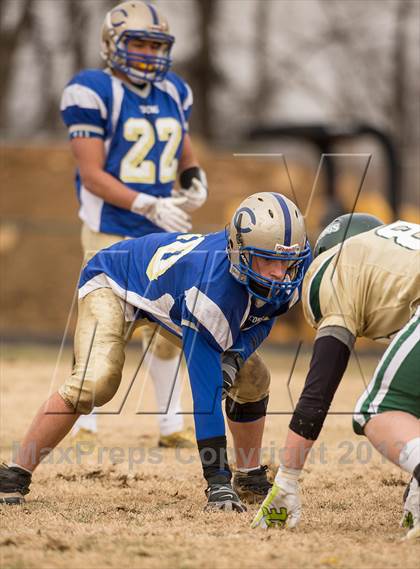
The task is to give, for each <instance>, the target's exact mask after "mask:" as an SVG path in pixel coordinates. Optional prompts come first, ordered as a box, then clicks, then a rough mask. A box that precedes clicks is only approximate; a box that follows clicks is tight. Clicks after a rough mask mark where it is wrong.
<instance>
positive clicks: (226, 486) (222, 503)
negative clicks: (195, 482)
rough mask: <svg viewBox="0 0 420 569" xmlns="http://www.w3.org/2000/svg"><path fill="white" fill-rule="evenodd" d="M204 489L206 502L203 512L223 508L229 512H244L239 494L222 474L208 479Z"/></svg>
mask: <svg viewBox="0 0 420 569" xmlns="http://www.w3.org/2000/svg"><path fill="white" fill-rule="evenodd" d="M208 483H209V485H208V487H207V489H206V496H207V504H206V506H205V508H204V511H205V512H210V511H214V510H224V511H225V512H226V511H229V512H238V513H241V512H246V507H245V506H244V505H243V504H242V502H241V500H240V498H239V496H238V495H237V493H236V492H235V490H234V489H233V488H232V485H231V483H230V480H229V479H228V478H226V477H225V476H222V475H216V476H213V477H212V478H210V479H209V480H208Z"/></svg>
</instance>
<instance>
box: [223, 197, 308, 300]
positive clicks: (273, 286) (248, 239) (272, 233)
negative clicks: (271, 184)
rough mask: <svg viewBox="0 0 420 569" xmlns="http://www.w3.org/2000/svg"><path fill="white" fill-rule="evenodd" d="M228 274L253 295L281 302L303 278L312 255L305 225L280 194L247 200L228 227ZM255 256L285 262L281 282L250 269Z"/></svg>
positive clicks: (291, 204) (290, 204) (298, 212)
mask: <svg viewBox="0 0 420 569" xmlns="http://www.w3.org/2000/svg"><path fill="white" fill-rule="evenodd" d="M228 254H229V259H230V272H231V274H232V275H233V277H234V278H235V279H236V280H238V281H239V282H241V283H243V284H245V285H246V287H247V289H248V291H249V292H250V294H252V295H253V296H255V297H257V298H259V299H261V300H263V301H264V302H270V303H284V302H287V300H289V299H290V298H291V295H292V293H293V291H294V290H295V289H296V288H297V287H298V286H299V285H300V284H301V282H302V280H303V277H304V264H305V263H304V262H305V260H306V259H308V258H309V257H310V255H311V250H310V247H309V244H308V241H307V238H306V230H305V223H304V220H303V217H302V214H301V213H300V211H299V209H298V208H297V207H296V205H295V204H294V203H293V202H292V201H291V200H289V199H288V198H286V197H285V196H283V195H282V194H277V193H271V192H261V193H257V194H253V195H252V196H249V197H248V198H246V199H245V200H244V201H243V202H242V203H241V204H240V206H239V207H238V209H237V210H236V211H235V213H234V215H233V218H232V221H231V223H230V225H229V228H228ZM255 257H262V258H264V259H271V260H272V259H275V260H282V261H288V262H289V265H288V269H287V273H286V276H285V278H284V279H283V280H282V281H276V280H273V279H269V278H267V277H265V276H263V275H261V274H259V273H258V272H256V271H255V269H254V268H253V266H252V261H253V259H254V258H255Z"/></svg>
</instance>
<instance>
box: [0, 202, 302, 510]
mask: <svg viewBox="0 0 420 569" xmlns="http://www.w3.org/2000/svg"><path fill="white" fill-rule="evenodd" d="M310 261H311V251H310V248H309V245H308V242H307V238H306V232H305V226H304V221H303V218H302V215H301V213H300V211H299V210H298V208H297V207H296V206H295V204H294V203H293V202H291V201H290V200H289V199H287V198H285V197H284V196H282V195H281V194H276V193H268V192H267V193H257V194H254V195H252V196H250V197H248V198H247V199H245V200H244V201H243V202H242V204H241V205H240V206H239V208H238V209H237V210H236V212H235V214H234V216H233V218H232V221H231V223H230V225H229V227H228V229H227V231H219V232H217V233H212V234H209V235H200V234H189V233H170V234H165V233H160V234H155V235H148V236H146V237H142V238H139V239H132V240H128V241H122V242H120V243H117V244H115V245H113V246H112V247H109V248H108V249H104V250H102V251H100V252H99V253H98V254H97V255H95V256H94V257H93V258H92V259H91V261H90V262H89V263H88V264H87V266H86V267H85V269H84V270H83V272H82V275H81V278H80V283H79V315H78V323H77V328H76V334H75V354H76V362H75V365H74V368H73V372H72V375H71V376H70V377H69V378H68V379H67V380H66V381H65V383H64V384H63V385H62V386H61V388H60V389H59V390H58V392H56V393H55V394H53V395H52V396H51V398H50V399H49V400H48V401H47V402H46V403H45V404H44V405H43V406H42V408H41V409H40V411H39V413H38V415H37V416H36V418H35V420H34V422H33V423H32V425H31V427H30V429H29V432H28V433H27V435H26V437H25V439H24V441H23V443H22V446H21V447H20V451H19V454H18V456H17V458H16V463H14V464H9V466H8V467H3V468H1V469H0V492H1V493H2V494H1V499H2V501H3V502H7V503H20V502H22V501H23V496H24V494H26V493H27V492H28V491H29V484H30V481H31V473H32V471H33V470H34V468H35V467H36V466H37V464H38V462H39V460H40V457H41V453H42V450H43V449H46V448H54V447H55V446H56V445H57V444H58V443H59V442H60V440H61V439H62V438H63V437H64V436H65V435H66V434H67V433H68V432H69V430H70V429H71V427H72V425H73V424H74V422H75V420H76V419H77V417H78V416H79V415H80V414H86V413H90V411H91V409H92V408H93V406H94V405H96V406H98V407H100V406H102V405H104V404H105V403H107V402H108V401H110V400H111V399H112V397H113V396H114V394H115V393H116V391H117V389H118V386H119V384H120V380H121V373H122V368H123V364H124V350H125V346H126V343H127V341H128V340H129V338H130V336H131V334H132V332H133V330H134V329H135V328H136V327H137V326H139V325H141V324H142V323H144V321H151V322H156V323H158V324H159V325H160V326H162V327H163V328H164V329H166V331H167V332H168V335H169V336H170V337H172V338H173V339H174V340H177V338H178V339H179V340H178V341H181V342H182V348H183V353H184V357H185V360H186V364H187V368H188V373H189V378H190V384H191V391H192V397H193V406H194V421H195V429H196V436H197V445H198V450H199V453H200V458H201V461H202V466H203V474H204V477H205V479H206V481H207V484H208V487H207V490H206V494H207V500H208V503H207V506H206V508H207V509H226V510H235V511H238V512H242V511H244V510H245V506H244V505H243V504H242V502H241V499H240V497H239V495H238V494H242V493H244V494H248V497H249V496H252V495H253V496H254V497H257V498H258V497H259V498H260V499H262V498H263V497H264V496H265V494H266V493H267V490H269V488H270V485H269V483H268V481H267V478H266V472H265V468H264V467H262V466H261V465H260V449H261V441H262V435H263V429H264V422H265V415H266V408H267V402H268V393H269V382H270V375H269V372H268V370H267V368H266V367H265V366H264V364H263V362H262V360H261V359H260V358H259V356H258V355H257V354H256V353H255V351H256V349H257V348H258V346H259V345H260V344H261V343H262V342H263V341H264V339H265V338H266V337H267V336H268V334H269V333H270V330H271V328H272V326H273V323H274V320H275V318H276V317H277V316H280V315H281V314H284V313H285V312H287V311H288V310H289V308H290V307H291V306H293V305H294V304H295V303H296V302H297V301H298V300H299V298H300V292H301V284H302V280H303V277H304V274H305V272H306V270H307V268H308V266H309V263H310ZM223 398H225V402H226V415H227V420H228V424H229V427H230V430H231V432H232V436H233V440H234V446H235V454H236V461H237V465H238V467H239V472H237V473H236V474H235V478H234V480H233V485H232V484H231V477H232V475H231V471H230V468H229V464H228V461H227V456H226V436H225V421H224V417H223V412H222V399H223ZM28 457H31V458H33V457H35V462H31V461H30V460H29V458H28Z"/></svg>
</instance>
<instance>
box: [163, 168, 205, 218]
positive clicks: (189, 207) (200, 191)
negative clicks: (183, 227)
mask: <svg viewBox="0 0 420 569" xmlns="http://www.w3.org/2000/svg"><path fill="white" fill-rule="evenodd" d="M180 182H181V188H180V189H179V190H173V191H172V195H173V196H181V197H184V198H186V202H185V203H184V204H183V205H182V209H183V210H184V211H187V212H192V211H195V210H196V209H198V208H200V207H201V206H202V205H204V203H205V201H206V200H207V195H208V190H207V177H206V174H205V172H204V170H202V169H201V168H197V167H194V168H188V170H185V171H184V172H182V174H181V176H180Z"/></svg>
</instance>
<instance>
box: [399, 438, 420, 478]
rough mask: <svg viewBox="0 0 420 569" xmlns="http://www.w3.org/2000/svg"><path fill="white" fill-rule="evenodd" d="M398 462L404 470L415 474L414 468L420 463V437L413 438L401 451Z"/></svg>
mask: <svg viewBox="0 0 420 569" xmlns="http://www.w3.org/2000/svg"><path fill="white" fill-rule="evenodd" d="M398 462H399V463H400V466H401V468H402V469H403V470H405V471H406V472H408V473H410V474H413V472H414V469H415V468H416V466H417V465H418V464H420V437H416V438H415V439H411V441H408V443H406V444H405V446H404V447H403V448H402V450H401V452H400V457H399V460H398Z"/></svg>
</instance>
